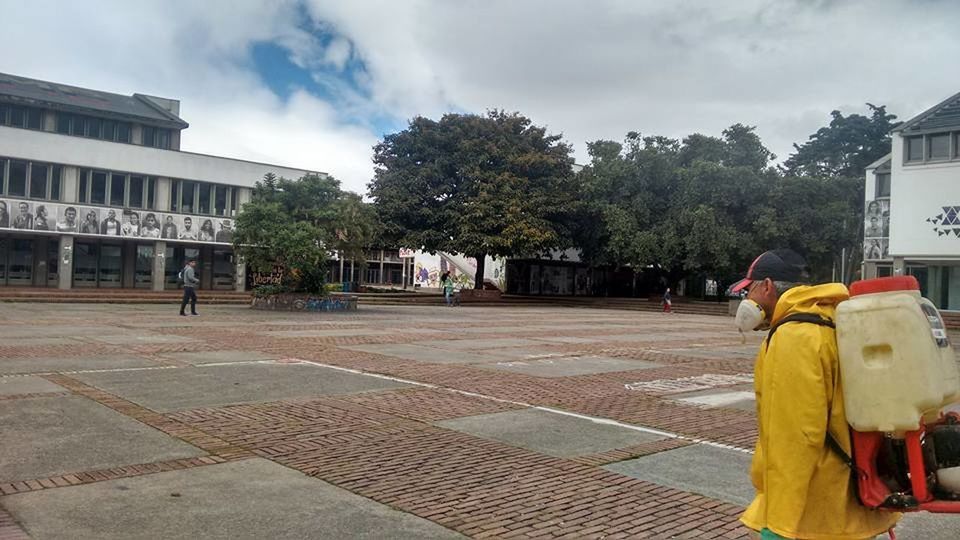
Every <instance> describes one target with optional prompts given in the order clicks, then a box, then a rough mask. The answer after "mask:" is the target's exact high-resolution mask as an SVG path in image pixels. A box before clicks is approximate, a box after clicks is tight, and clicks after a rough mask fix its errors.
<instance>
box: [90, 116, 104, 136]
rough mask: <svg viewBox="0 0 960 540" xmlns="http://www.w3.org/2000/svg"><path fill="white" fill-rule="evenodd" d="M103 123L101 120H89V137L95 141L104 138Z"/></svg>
mask: <svg viewBox="0 0 960 540" xmlns="http://www.w3.org/2000/svg"><path fill="white" fill-rule="evenodd" d="M102 131H103V121H102V120H100V119H99V118H87V136H88V137H93V138H94V139H100V138H102V137H103V135H102V133H101V132H102Z"/></svg>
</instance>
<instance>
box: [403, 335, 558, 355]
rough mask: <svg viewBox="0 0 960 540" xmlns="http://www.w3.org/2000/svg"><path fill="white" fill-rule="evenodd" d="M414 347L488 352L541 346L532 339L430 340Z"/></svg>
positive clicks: (419, 342) (420, 342)
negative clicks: (503, 348) (508, 348)
mask: <svg viewBox="0 0 960 540" xmlns="http://www.w3.org/2000/svg"><path fill="white" fill-rule="evenodd" d="M414 345H422V346H424V347H437V348H440V349H450V350H456V351H477V352H489V349H496V348H501V347H526V346H528V345H543V343H540V342H538V341H536V340H534V339H526V338H495V339H432V340H429V341H415V342H414Z"/></svg>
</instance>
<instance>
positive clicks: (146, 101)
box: [133, 93, 190, 129]
mask: <svg viewBox="0 0 960 540" xmlns="http://www.w3.org/2000/svg"><path fill="white" fill-rule="evenodd" d="M133 97H134V99H137V100H139V101H140V102H141V103H144V104H145V105H146V106H147V107H150V108H151V109H153V110H155V111H157V112H159V113H160V114H162V115H164V116H166V117H167V118H168V119H169V120H170V121H171V122H175V123H177V124H178V125H179V126H180V129H186V128H188V127H190V124H188V123H186V122H185V121H184V120H183V118H180V117H179V116H177V115H175V114H173V113H172V112H170V111H168V110H166V109H164V108H163V107H161V106H160V105H158V104H156V103H154V102H153V101H152V100H151V99H150V96H148V95H146V94H140V93H135V94H133ZM162 99H168V98H162Z"/></svg>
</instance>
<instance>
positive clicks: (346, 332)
mask: <svg viewBox="0 0 960 540" xmlns="http://www.w3.org/2000/svg"><path fill="white" fill-rule="evenodd" d="M392 333H393V332H387V331H383V330H370V329H369V328H333V329H327V330H316V329H313V330H274V331H271V332H261V334H263V335H265V336H270V337H275V338H311V337H347V336H386V335H389V334H392Z"/></svg>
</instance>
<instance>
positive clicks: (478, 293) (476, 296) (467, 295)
mask: <svg viewBox="0 0 960 540" xmlns="http://www.w3.org/2000/svg"><path fill="white" fill-rule="evenodd" d="M502 295H503V293H501V292H500V291H493V290H486V289H461V290H460V301H461V302H490V301H497V300H500V297H501V296H502Z"/></svg>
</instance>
